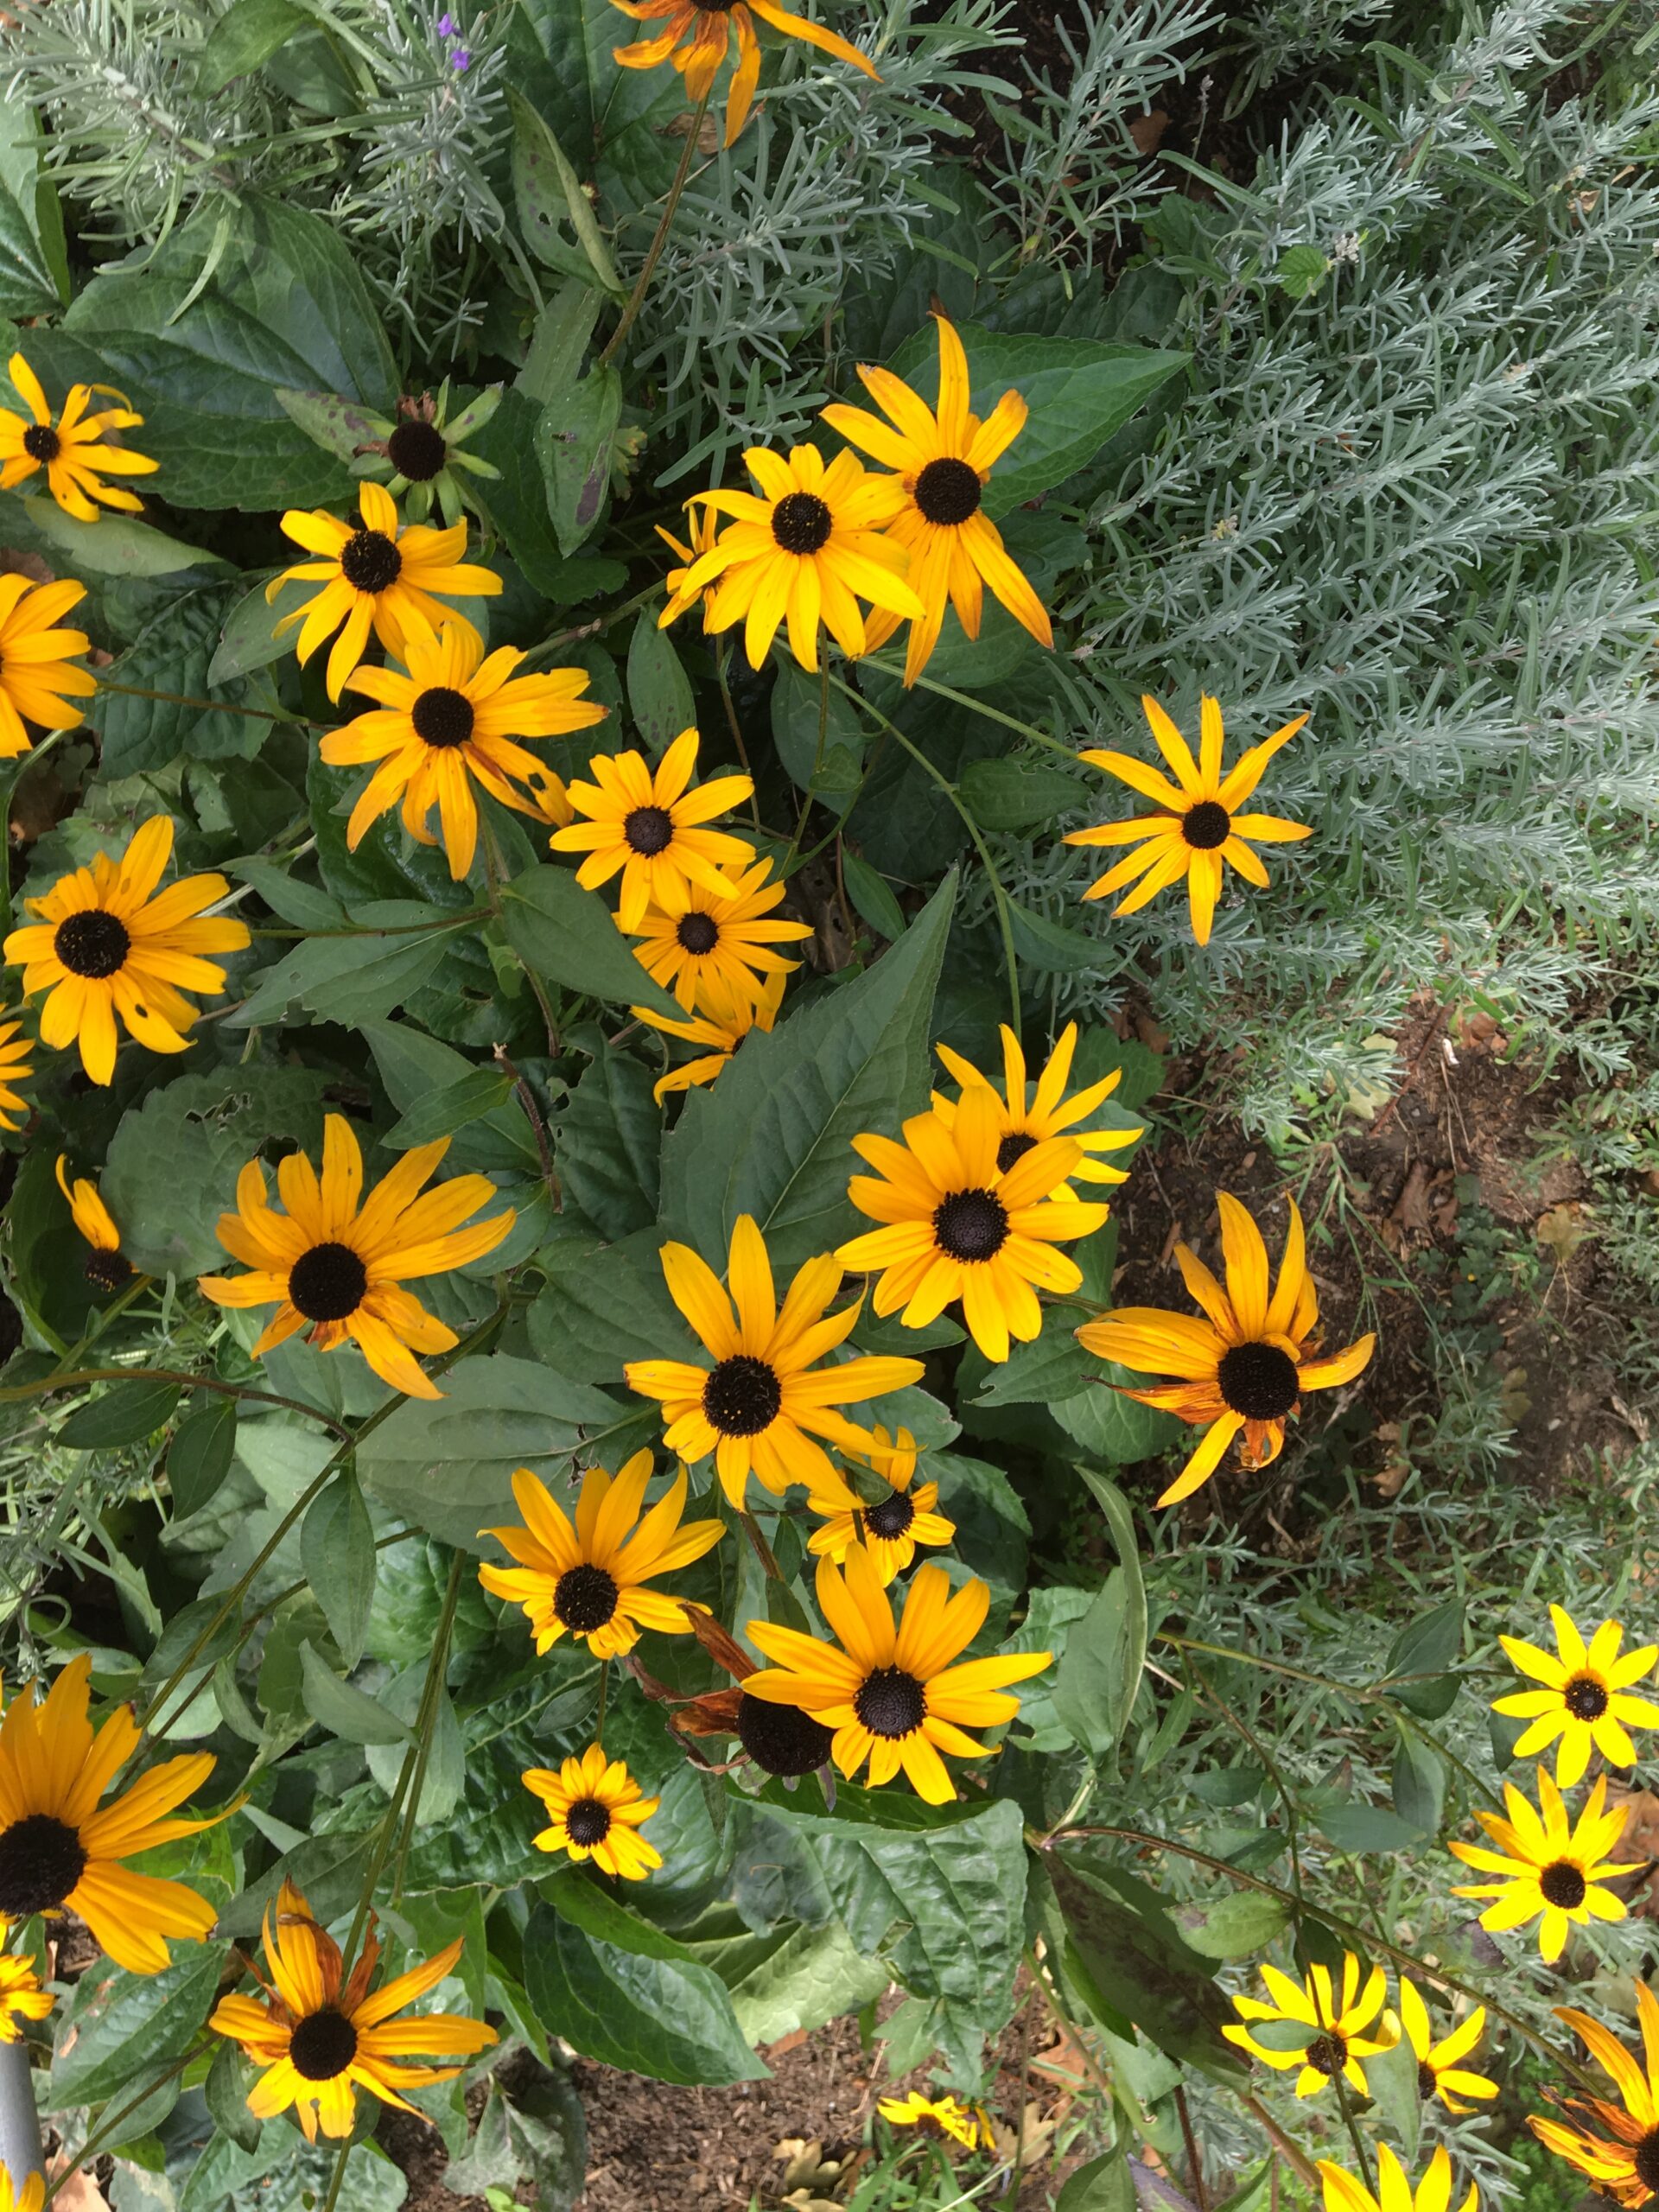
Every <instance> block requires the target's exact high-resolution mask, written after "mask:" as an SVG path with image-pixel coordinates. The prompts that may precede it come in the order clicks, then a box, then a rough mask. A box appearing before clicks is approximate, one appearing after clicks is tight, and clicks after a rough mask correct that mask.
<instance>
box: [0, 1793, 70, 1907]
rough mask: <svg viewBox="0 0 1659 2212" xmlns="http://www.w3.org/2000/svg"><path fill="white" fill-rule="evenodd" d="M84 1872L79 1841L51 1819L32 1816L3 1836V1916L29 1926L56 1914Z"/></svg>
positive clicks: (0, 1877)
mask: <svg viewBox="0 0 1659 2212" xmlns="http://www.w3.org/2000/svg"><path fill="white" fill-rule="evenodd" d="M85 1872H86V1852H85V1851H84V1850H83V1849H82V1847H81V1841H80V1837H79V1834H77V1833H76V1831H75V1830H74V1829H73V1828H72V1827H70V1826H69V1825H68V1823H67V1821H54V1819H53V1818H52V1815H50V1814H49V1813H29V1814H26V1815H24V1817H23V1818H22V1820H21V1821H13V1822H12V1824H11V1826H10V1827H9V1828H7V1829H5V1830H4V1831H3V1833H0V1913H3V1914H4V1915H5V1916H6V1917H7V1918H8V1919H9V1920H27V1919H28V1918H29V1915H30V1914H31V1913H35V1912H53V1911H55V1910H56V1909H57V1908H58V1906H59V1905H60V1904H62V1903H63V1901H64V1899H65V1898H66V1897H67V1896H68V1895H69V1893H70V1891H72V1890H73V1888H74V1886H75V1885H76V1883H77V1882H78V1881H79V1879H80V1878H81V1876H82V1875H83V1874H84V1873H85Z"/></svg>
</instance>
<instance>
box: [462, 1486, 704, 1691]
mask: <svg viewBox="0 0 1659 2212" xmlns="http://www.w3.org/2000/svg"><path fill="white" fill-rule="evenodd" d="M650 1480H651V1454H650V1452H635V1453H634V1454H633V1457H632V1459H629V1460H628V1461H626V1464H625V1465H624V1466H623V1468H622V1471H621V1472H620V1474H619V1475H617V1476H615V1477H614V1478H613V1477H612V1476H610V1475H608V1474H607V1473H606V1471H605V1470H604V1468H603V1467H590V1468H589V1469H588V1472H587V1473H586V1474H585V1475H584V1476H583V1477H582V1492H581V1495H580V1497H578V1498H577V1500H576V1515H575V1522H574V1523H572V1522H571V1521H570V1519H569V1516H567V1515H566V1513H565V1512H564V1510H563V1507H561V1506H560V1505H558V1504H557V1503H556V1502H555V1500H554V1498H553V1496H552V1493H551V1492H550V1491H549V1489H548V1487H547V1485H546V1484H545V1483H543V1482H542V1481H540V1480H538V1478H537V1477H536V1476H535V1475H533V1474H531V1471H530V1470H529V1469H528V1468H527V1467H520V1468H519V1469H518V1472H517V1473H516V1474H515V1475H514V1476H513V1478H512V1495H513V1497H514V1500H515V1501H516V1503H517V1504H518V1510H519V1511H520V1512H521V1513H522V1514H523V1515H524V1526H523V1527H522V1528H517V1527H511V1528H505V1529H485V1530H484V1531H483V1532H482V1533H483V1534H484V1535H487V1536H493V1537H494V1538H495V1541H497V1543H499V1545H501V1547H502V1548H503V1549H504V1550H505V1551H507V1552H508V1553H510V1554H511V1555H512V1557H513V1558H514V1559H515V1560H518V1566H517V1567H495V1566H493V1565H491V1564H490V1563H489V1562H488V1561H486V1563H485V1564H484V1565H483V1566H482V1567H480V1568H479V1570H478V1579H479V1580H480V1582H481V1583H482V1584H483V1586H484V1587H485V1588H486V1590H489V1591H492V1592H493V1593H494V1594H495V1596H497V1597H498V1598H505V1599H509V1600H510V1601H511V1603H512V1604H513V1605H521V1606H522V1607H523V1608H524V1618H526V1619H527V1620H528V1621H529V1623H530V1624H531V1629H532V1630H534V1631H535V1636H536V1649H537V1651H538V1652H542V1651H548V1650H550V1649H551V1648H552V1646H553V1645H554V1644H555V1643H557V1642H558V1640H559V1638H560V1637H562V1636H563V1635H565V1634H567V1633H568V1634H569V1635H571V1636H574V1637H578V1638H580V1639H582V1641H584V1642H585V1643H587V1645H588V1649H589V1650H590V1651H591V1652H592V1653H593V1654H594V1657H595V1658H599V1659H614V1658H616V1657H618V1656H620V1654H621V1653H623V1652H625V1651H632V1649H633V1647H634V1645H635V1644H636V1643H638V1642H639V1631H640V1630H641V1629H646V1628H652V1629H657V1630H660V1631H661V1632H662V1633H663V1634H664V1635H667V1636H677V1635H681V1634H683V1632H684V1631H685V1630H687V1629H688V1628H689V1627H690V1621H689V1620H688V1619H687V1618H686V1607H685V1602H684V1600H683V1599H680V1598H674V1597H671V1596H670V1595H669V1594H668V1593H667V1592H665V1591H662V1590H650V1589H647V1588H646V1587H645V1585H646V1584H647V1583H648V1582H651V1581H652V1580H655V1579H656V1577H657V1576H658V1575H659V1574H672V1573H676V1572H677V1570H678V1569H679V1568H680V1567H689V1566H690V1564H691V1562H692V1560H697V1559H701V1558H702V1555H703V1554H704V1553H705V1552H707V1551H712V1550H713V1548H714V1547H715V1545H716V1544H717V1543H718V1542H719V1541H720V1540H721V1536H723V1535H725V1533H726V1530H725V1525H724V1523H723V1522H719V1521H687V1522H684V1523H683V1524H682V1522H681V1518H680V1516H681V1515H682V1514H683V1512H684V1511H685V1493H686V1476H685V1470H684V1468H683V1467H682V1468H681V1470H680V1471H679V1473H678V1474H677V1475H676V1476H675V1478H674V1479H673V1481H672V1482H671V1484H669V1486H668V1488H667V1490H666V1491H664V1493H663V1495H662V1497H659V1498H658V1501H657V1503H656V1504H655V1505H653V1506H652V1509H651V1510H650V1511H649V1512H648V1513H646V1514H645V1516H644V1518H643V1519H642V1518H641V1517H640V1509H641V1508H642V1506H643V1505H644V1503H645V1485H646V1484H647V1483H649V1482H650Z"/></svg>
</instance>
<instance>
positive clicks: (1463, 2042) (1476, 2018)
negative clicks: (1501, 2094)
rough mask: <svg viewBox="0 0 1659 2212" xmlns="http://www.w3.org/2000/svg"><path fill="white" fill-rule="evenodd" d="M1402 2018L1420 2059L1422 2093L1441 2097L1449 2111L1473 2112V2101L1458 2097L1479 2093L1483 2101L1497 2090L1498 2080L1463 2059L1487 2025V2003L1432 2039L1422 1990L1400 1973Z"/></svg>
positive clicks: (1469, 2052)
mask: <svg viewBox="0 0 1659 2212" xmlns="http://www.w3.org/2000/svg"><path fill="white" fill-rule="evenodd" d="M1400 2020H1401V2024H1402V2027H1403V2028H1404V2030H1405V2035H1406V2041H1407V2042H1408V2044H1410V2045H1411V2048H1412V2052H1413V2055H1414V2057H1415V2058H1416V2061H1417V2091H1418V2094H1419V2095H1420V2096H1423V2097H1438V2098H1439V2099H1440V2102H1441V2103H1442V2104H1443V2105H1444V2106H1445V2107H1446V2110H1447V2111H1448V2112H1450V2113H1459V2114H1462V2113H1468V2112H1472V2111H1473V2109H1474V2107H1473V2106H1472V2105H1466V2104H1464V2103H1462V2102H1460V2101H1459V2100H1460V2099H1462V2098H1464V2097H1477V2098H1479V2099H1480V2100H1482V2101H1484V2100H1485V2099H1487V2098H1489V2097H1495V2096H1496V2095H1497V2082H1489V2081H1488V2080H1487V2078H1486V2076H1485V2075H1484V2074H1476V2073H1472V2072H1471V2071H1470V2070H1469V2069H1467V2068H1466V2067H1465V2066H1464V2065H1463V2063H1462V2061H1463V2060H1464V2059H1465V2058H1467V2057H1468V2056H1470V2054H1471V2051H1473V2050H1474V2048H1475V2046H1476V2044H1478V2042H1479V2041H1480V2038H1481V2037H1482V2035H1483V2034H1484V2032H1485V2028H1486V2007H1485V2006H1484V2005H1476V2007H1475V2009H1474V2011H1473V2012H1471V2013H1470V2015H1469V2017H1468V2018H1467V2019H1465V2020H1459V2023H1458V2024H1457V2026H1456V2027H1455V2028H1453V2029H1452V2032H1451V2034H1450V2035H1449V2036H1442V2037H1441V2038H1440V2041H1439V2043H1436V2042H1435V2041H1434V2040H1433V2035H1434V2031H1433V2028H1432V2027H1431V2026H1430V2025H1429V2020H1428V2007H1427V2005H1425V2004H1424V2002H1423V1999H1422V1995H1421V1992H1420V1991H1419V1989H1418V1987H1417V1985H1416V1983H1415V1982H1414V1981H1413V1980H1411V1979H1410V1978H1409V1976H1408V1975H1406V1974H1402V1975H1401V1977H1400Z"/></svg>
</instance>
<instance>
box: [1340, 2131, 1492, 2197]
mask: <svg viewBox="0 0 1659 2212" xmlns="http://www.w3.org/2000/svg"><path fill="white" fill-rule="evenodd" d="M1319 2177H1320V2179H1321V2180H1322V2181H1323V2183H1325V2212H1446V2207H1447V2206H1448V2205H1449V2204H1450V2203H1451V2202H1452V2160H1451V2157H1450V2154H1449V2153H1448V2152H1447V2151H1446V2146H1445V2145H1444V2144H1442V2145H1440V2149H1439V2150H1437V2151H1436V2152H1435V2153H1434V2155H1433V2158H1431V2159H1430V2160H1429V2162H1428V2167H1427V2171H1426V2172H1425V2173H1424V2175H1423V2177H1422V2179H1421V2181H1420V2182H1419V2183H1418V2184H1417V2190H1416V2194H1415V2195H1413V2193H1412V2187H1411V2179H1410V2177H1409V2176H1408V2173H1407V2172H1406V2170H1405V2168H1404V2167H1403V2166H1402V2164H1401V2163H1400V2161H1399V2159H1398V2158H1395V2155H1394V2152H1392V2151H1391V2150H1390V2149H1389V2146H1388V2145H1387V2144H1386V2143H1379V2144H1378V2145H1377V2148H1376V2179H1377V2194H1376V2196H1372V2195H1371V2192H1370V2190H1369V2189H1367V2188H1366V2187H1365V2186H1364V2184H1363V2183H1361V2182H1357V2181H1356V2180H1355V2179H1354V2177H1353V2176H1352V2175H1351V2174H1349V2173H1344V2171H1343V2170H1342V2168H1341V2167H1340V2166H1338V2165H1333V2164H1332V2163H1331V2161H1330V2159H1329V2158H1321V2159H1320V2160H1319ZM1478 2201H1479V2192H1478V2190H1477V2189H1476V2187H1475V2184H1474V2183H1473V2182H1471V2183H1470V2184H1469V2193H1468V2195H1467V2196H1465V2198H1464V2200H1463V2202H1462V2203H1461V2204H1460V2205H1459V2207H1458V2212H1475V2207H1476V2204H1477V2203H1478Z"/></svg>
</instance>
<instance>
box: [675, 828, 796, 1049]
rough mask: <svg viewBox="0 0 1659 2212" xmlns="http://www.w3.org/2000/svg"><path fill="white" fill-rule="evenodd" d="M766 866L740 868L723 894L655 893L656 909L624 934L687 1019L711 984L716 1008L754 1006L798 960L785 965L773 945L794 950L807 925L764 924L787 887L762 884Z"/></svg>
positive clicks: (688, 888) (690, 889)
mask: <svg viewBox="0 0 1659 2212" xmlns="http://www.w3.org/2000/svg"><path fill="white" fill-rule="evenodd" d="M770 874H772V862H771V861H769V860H763V861H756V862H755V863H754V866H753V868H744V869H743V870H742V871H741V873H740V874H738V875H736V876H735V877H734V878H733V879H732V880H730V881H729V882H728V884H727V885H726V887H725V889H724V890H723V891H719V892H716V891H712V890H710V888H709V886H708V885H707V884H706V883H682V884H674V883H672V882H664V885H663V886H662V895H661V900H660V903H659V904H658V905H657V906H652V907H650V908H648V909H647V910H646V912H645V914H644V915H643V916H642V917H641V918H640V920H639V924H638V925H637V926H636V927H635V928H634V929H633V930H632V932H631V934H632V935H633V936H635V937H640V938H644V939H645V943H644V944H640V945H636V946H635V948H634V950H635V951H636V952H637V953H638V954H639V958H640V959H641V961H642V962H643V963H645V967H646V969H648V970H649V972H650V973H651V975H652V976H654V977H655V978H656V980H657V982H659V983H660V984H662V986H663V988H664V989H665V990H671V991H672V992H673V994H674V995H675V997H676V998H677V999H678V1001H679V1002H680V1004H681V1005H682V1006H683V1007H685V1009H686V1010H687V1012H688V1013H690V1012H692V1011H694V1010H695V1009H696V1008H697V1007H700V1006H701V1005H702V1003H703V1001H704V1000H705V999H706V998H707V997H708V996H709V984H710V983H713V984H715V986H716V987H717V988H716V990H715V1002H716V1003H720V1002H723V1001H725V1000H726V999H728V998H732V999H741V998H747V999H749V1000H750V1001H753V1003H754V1004H756V1005H759V1003H760V1000H761V998H762V996H763V995H764V994H765V991H766V982H767V979H768V978H769V977H771V976H778V977H779V979H780V980H781V979H782V977H784V976H791V975H793V974H794V972H795V970H796V969H798V967H799V966H800V964H801V963H800V962H799V961H798V960H785V958H784V957H782V955H781V954H779V953H777V952H774V951H773V950H772V946H773V945H774V944H798V942H799V941H800V939H801V938H804V937H810V936H811V934H812V925H811V924H810V922H790V921H784V920H772V921H768V920H767V918H766V917H767V916H768V915H769V914H771V913H772V909H773V908H774V907H775V906H781V905H782V903H783V899H784V894H785V892H786V891H787V889H788V886H787V884H783V883H769V882H768V881H767V880H766V879H767V877H768V876H770Z"/></svg>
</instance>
